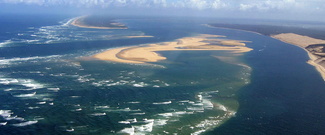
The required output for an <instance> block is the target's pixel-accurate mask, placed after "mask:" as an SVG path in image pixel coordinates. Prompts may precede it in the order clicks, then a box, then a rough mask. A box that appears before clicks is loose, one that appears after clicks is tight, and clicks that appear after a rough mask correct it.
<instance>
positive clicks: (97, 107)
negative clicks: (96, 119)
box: [95, 105, 110, 109]
mask: <svg viewBox="0 0 325 135" xmlns="http://www.w3.org/2000/svg"><path fill="white" fill-rule="evenodd" d="M107 108H110V107H109V106H108V105H105V106H95V109H107Z"/></svg>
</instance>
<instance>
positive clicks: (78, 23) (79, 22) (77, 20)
mask: <svg viewBox="0 0 325 135" xmlns="http://www.w3.org/2000/svg"><path fill="white" fill-rule="evenodd" d="M86 17H87V16H81V17H77V18H75V19H74V20H73V21H72V22H71V25H73V26H77V27H81V28H92V29H127V27H126V26H124V25H123V24H120V23H115V22H113V23H110V25H112V26H113V27H102V26H91V25H87V24H85V23H84V19H85V18H86Z"/></svg>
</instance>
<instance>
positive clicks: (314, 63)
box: [205, 24, 325, 81]
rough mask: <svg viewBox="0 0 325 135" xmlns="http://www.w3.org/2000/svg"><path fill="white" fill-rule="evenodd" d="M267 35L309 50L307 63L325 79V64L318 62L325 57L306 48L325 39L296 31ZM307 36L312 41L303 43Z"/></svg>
mask: <svg viewBox="0 0 325 135" xmlns="http://www.w3.org/2000/svg"><path fill="white" fill-rule="evenodd" d="M205 26H207V27H211V28H223V29H230V30H231V29H232V30H241V31H246V32H251V33H255V34H259V35H264V34H262V33H259V32H256V31H250V30H242V29H236V28H227V27H217V26H212V25H209V24H205ZM287 34H289V35H294V36H297V37H296V38H292V37H289V38H286V36H284V37H283V35H287ZM266 36H269V37H271V38H274V39H277V40H280V41H282V42H285V43H288V44H291V45H294V46H297V47H300V48H302V49H304V50H305V51H306V52H307V54H308V56H309V59H310V60H308V61H307V63H308V64H310V65H312V66H314V67H315V68H316V70H317V71H318V72H319V73H320V75H321V77H322V78H323V80H324V81H325V66H322V65H320V64H319V63H318V62H317V61H318V60H321V59H324V61H325V58H318V57H317V56H315V55H314V54H312V53H311V52H310V51H308V50H307V49H306V47H308V46H309V45H312V44H320V43H323V44H325V40H321V39H315V38H311V37H308V36H302V35H299V34H294V33H281V34H275V35H266ZM306 38H307V39H308V40H312V41H311V42H309V43H304V44H301V43H302V42H304V40H305V39H306ZM288 39H290V41H288ZM297 39H298V40H297ZM299 39H300V40H299Z"/></svg>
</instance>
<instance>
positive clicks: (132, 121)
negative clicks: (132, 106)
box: [126, 118, 138, 123]
mask: <svg viewBox="0 0 325 135" xmlns="http://www.w3.org/2000/svg"><path fill="white" fill-rule="evenodd" d="M126 121H128V122H130V123H137V122H138V121H137V119H136V118H133V119H127V120H126Z"/></svg>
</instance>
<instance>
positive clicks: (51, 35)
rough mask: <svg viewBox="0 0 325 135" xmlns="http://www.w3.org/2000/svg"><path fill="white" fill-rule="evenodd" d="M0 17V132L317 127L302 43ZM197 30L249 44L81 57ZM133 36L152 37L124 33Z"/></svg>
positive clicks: (164, 22)
mask: <svg viewBox="0 0 325 135" xmlns="http://www.w3.org/2000/svg"><path fill="white" fill-rule="evenodd" d="M1 18H3V19H2V21H1V22H0V23H1V25H0V27H1V32H0V73H1V74H0V134H6V135H7V134H8V135H10V134H94V135H101V134H202V133H206V134H242V133H243V134H263V133H265V134H267V133H269V134H271V133H283V134H285V133H309V132H311V131H314V132H311V133H322V130H321V125H323V124H322V123H323V120H324V118H323V119H322V112H323V109H322V105H323V104H322V103H324V102H322V100H323V99H325V98H322V97H323V95H324V92H323V91H322V90H323V88H324V82H323V80H322V79H321V77H320V76H319V74H318V73H317V71H316V70H315V69H314V68H313V67H312V66H310V65H308V64H306V63H305V62H306V60H307V59H308V57H307V55H306V53H305V52H304V51H303V50H301V49H299V48H297V47H294V46H290V45H288V44H285V43H282V42H279V41H277V40H274V39H272V38H269V37H266V36H262V35H258V34H255V33H250V32H244V31H239V30H229V29H220V28H210V27H206V26H204V25H202V24H205V23H207V22H204V21H198V20H192V21H188V20H186V21H184V20H182V19H171V18H153V19H152V18H145V19H144V18H142V19H135V18H133V19H120V20H117V21H118V22H122V23H124V24H126V25H127V26H128V27H129V29H127V30H99V29H87V28H78V27H75V26H71V25H69V22H71V20H72V19H73V18H74V17H71V16H56V17H51V19H49V17H47V16H27V17H26V16H2V17H1ZM35 18H37V19H35ZM196 34H215V35H224V36H226V37H225V39H236V40H247V41H252V42H251V43H247V46H248V47H251V48H253V49H254V50H253V51H251V52H248V53H244V54H241V55H237V54H233V53H230V52H227V51H166V52H161V54H162V55H163V56H166V57H167V58H168V59H167V60H164V61H160V62H157V63H153V65H134V64H121V63H114V62H107V61H100V60H94V59H90V58H89V56H91V55H94V54H96V53H99V52H102V51H104V50H106V49H110V48H115V47H120V46H135V45H140V44H148V43H157V42H165V41H171V40H175V39H178V38H182V37H187V36H193V35H196ZM142 35H148V36H154V37H146V38H133V39H128V38H126V37H125V36H142ZM296 54H299V55H296ZM273 120H275V121H273ZM314 120H316V121H317V122H316V123H315V124H311V125H308V126H310V128H301V127H302V126H305V127H306V125H307V123H309V124H310V123H314V122H315V121H314ZM239 123H240V124H239ZM315 125H316V128H311V127H315ZM279 126H280V127H279ZM299 126H300V127H299ZM308 126H307V127H308ZM313 129H317V130H313ZM270 130H271V131H272V132H271V131H270ZM296 130H297V132H295V131H296Z"/></svg>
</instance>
